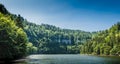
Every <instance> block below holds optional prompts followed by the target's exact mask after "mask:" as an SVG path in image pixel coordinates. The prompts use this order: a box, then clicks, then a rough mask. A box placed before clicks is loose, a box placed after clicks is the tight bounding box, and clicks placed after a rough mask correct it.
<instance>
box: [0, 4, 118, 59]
mask: <svg viewBox="0 0 120 64" xmlns="http://www.w3.org/2000/svg"><path fill="white" fill-rule="evenodd" d="M0 52H2V53H0V59H18V58H23V57H25V56H27V55H29V54H93V55H117V56H118V55H120V23H119V22H118V23H116V24H114V25H113V26H112V27H111V28H109V29H107V30H103V31H97V32H86V31H82V30H71V29H61V28H60V27H56V26H53V25H49V24H41V25H38V24H35V23H31V22H29V21H27V19H24V18H23V17H22V16H21V15H16V14H12V13H10V12H9V11H8V10H7V9H6V8H5V6H4V5H3V4H0Z"/></svg>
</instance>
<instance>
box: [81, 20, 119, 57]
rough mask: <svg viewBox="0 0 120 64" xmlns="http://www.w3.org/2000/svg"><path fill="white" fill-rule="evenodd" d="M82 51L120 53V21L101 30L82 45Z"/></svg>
mask: <svg viewBox="0 0 120 64" xmlns="http://www.w3.org/2000/svg"><path fill="white" fill-rule="evenodd" d="M81 53H84V54H97V55H120V22H118V23H117V24H115V25H113V26H112V27H111V28H110V29H108V30H105V31H100V32H98V33H97V35H94V36H93V38H92V39H91V40H88V41H87V42H86V43H84V45H83V46H82V49H81Z"/></svg>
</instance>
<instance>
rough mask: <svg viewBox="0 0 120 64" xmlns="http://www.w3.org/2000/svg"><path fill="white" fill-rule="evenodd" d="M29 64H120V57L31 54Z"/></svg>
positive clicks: (27, 61)
mask: <svg viewBox="0 0 120 64" xmlns="http://www.w3.org/2000/svg"><path fill="white" fill-rule="evenodd" d="M27 58H28V59H27V60H26V63H27V64H120V57H113V56H112V57H110V56H109V57H107V56H105V57H101V56H88V55H70V54H67V55H30V56H28V57H27Z"/></svg>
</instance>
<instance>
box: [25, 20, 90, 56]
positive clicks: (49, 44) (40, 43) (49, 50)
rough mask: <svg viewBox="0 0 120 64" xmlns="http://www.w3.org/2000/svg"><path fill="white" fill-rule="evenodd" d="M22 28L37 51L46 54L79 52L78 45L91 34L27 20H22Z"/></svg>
mask: <svg viewBox="0 0 120 64" xmlns="http://www.w3.org/2000/svg"><path fill="white" fill-rule="evenodd" d="M24 30H25V32H26V33H27V35H28V38H29V41H30V42H32V43H33V45H34V46H35V47H37V50H38V51H37V53H46V54H53V53H55V54H57V53H59V54H60V53H80V50H79V49H80V45H81V44H83V43H84V42H86V40H89V39H91V36H92V34H91V33H90V32H85V31H81V30H70V29H61V28H59V27H56V26H53V25H48V24H41V25H36V24H34V23H30V22H28V21H27V20H25V21H24ZM58 50H59V51H58Z"/></svg>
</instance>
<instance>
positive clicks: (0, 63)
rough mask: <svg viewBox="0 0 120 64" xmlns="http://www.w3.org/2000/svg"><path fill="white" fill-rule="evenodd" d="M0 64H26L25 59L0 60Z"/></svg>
mask: <svg viewBox="0 0 120 64" xmlns="http://www.w3.org/2000/svg"><path fill="white" fill-rule="evenodd" d="M0 64H28V63H27V62H26V59H19V60H0Z"/></svg>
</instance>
